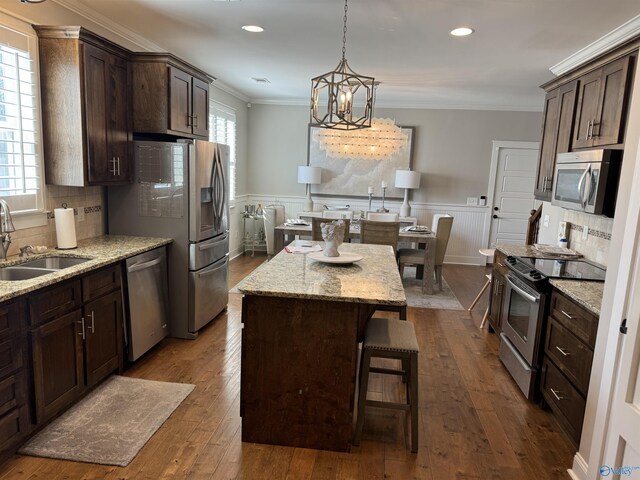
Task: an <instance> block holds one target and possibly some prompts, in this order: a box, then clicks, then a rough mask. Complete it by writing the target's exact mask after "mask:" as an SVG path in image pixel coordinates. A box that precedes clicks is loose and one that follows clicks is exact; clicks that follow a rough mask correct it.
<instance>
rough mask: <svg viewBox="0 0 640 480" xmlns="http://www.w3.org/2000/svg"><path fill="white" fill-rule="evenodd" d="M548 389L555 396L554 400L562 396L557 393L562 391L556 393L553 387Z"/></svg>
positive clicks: (560, 398)
mask: <svg viewBox="0 0 640 480" xmlns="http://www.w3.org/2000/svg"><path fill="white" fill-rule="evenodd" d="M549 390H551V393H553V396H554V397H556V400H562V399H563V398H564V397H561V396H559V395H558V393H562V392H558V393H556V391H555V390H554V389H553V388H549Z"/></svg>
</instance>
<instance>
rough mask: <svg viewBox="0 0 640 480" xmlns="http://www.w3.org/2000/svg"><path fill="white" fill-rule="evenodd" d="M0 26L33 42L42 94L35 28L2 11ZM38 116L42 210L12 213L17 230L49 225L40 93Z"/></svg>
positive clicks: (35, 74) (38, 89) (34, 60)
mask: <svg viewBox="0 0 640 480" xmlns="http://www.w3.org/2000/svg"><path fill="white" fill-rule="evenodd" d="M0 24H2V25H4V26H6V27H8V28H10V29H12V30H15V31H16V32H19V33H21V34H23V35H25V36H27V37H29V40H30V42H31V41H32V42H33V45H34V49H33V52H32V53H33V66H34V72H33V73H34V78H35V82H36V85H35V88H36V91H37V92H40V59H39V57H38V48H37V42H38V37H37V35H36V33H35V31H34V30H33V27H32V26H31V25H30V24H29V23H27V22H25V21H23V20H20V19H19V18H17V17H14V16H12V15H9V14H8V13H6V12H2V11H0ZM36 116H37V119H38V124H39V126H40V128H38V131H37V133H36V135H37V142H36V149H37V150H36V153H37V155H38V158H39V159H40V172H41V175H40V192H41V199H42V201H41V204H42V209H39V210H33V211H28V212H16V213H12V214H11V217H12V220H13V226H14V227H15V229H16V230H23V229H25V228H34V227H42V226H45V225H47V224H48V219H47V205H46V203H47V191H46V187H45V182H44V159H43V154H42V103H41V99H40V93H38V95H37V97H36Z"/></svg>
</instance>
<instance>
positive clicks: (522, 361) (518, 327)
mask: <svg viewBox="0 0 640 480" xmlns="http://www.w3.org/2000/svg"><path fill="white" fill-rule="evenodd" d="M506 266H507V267H508V268H509V272H508V273H507V274H506V276H505V277H506V289H505V293H504V300H503V304H502V333H501V334H500V337H501V342H500V360H501V361H502V363H503V364H504V366H505V367H506V368H507V370H508V371H509V373H510V374H511V376H512V377H513V379H514V380H515V381H516V383H517V384H518V386H519V387H520V390H522V392H523V393H524V395H525V396H526V397H527V398H529V399H531V400H535V399H537V394H538V372H539V370H540V365H541V362H542V344H543V342H542V335H543V332H544V322H545V319H546V315H547V312H548V297H549V293H550V286H549V278H566V279H574V280H578V279H579V280H592V281H604V276H605V269H604V268H601V267H600V266H598V265H594V264H592V263H590V262H587V261H584V260H566V259H549V258H544V259H543V258H529V257H507V259H506Z"/></svg>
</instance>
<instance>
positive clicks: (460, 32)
mask: <svg viewBox="0 0 640 480" xmlns="http://www.w3.org/2000/svg"><path fill="white" fill-rule="evenodd" d="M473 32H475V30H474V29H473V28H469V27H459V28H454V29H453V30H451V35H453V36H454V37H466V36H467V35H471V34H472V33H473Z"/></svg>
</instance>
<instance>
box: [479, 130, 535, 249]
mask: <svg viewBox="0 0 640 480" xmlns="http://www.w3.org/2000/svg"><path fill="white" fill-rule="evenodd" d="M537 164H538V144H537V143H532V142H494V151H493V156H492V171H495V180H494V183H493V198H491V197H490V198H489V201H490V203H489V205H490V206H491V212H490V215H491V228H490V234H489V246H490V247H491V248H493V247H495V245H496V244H497V243H519V244H524V240H525V237H526V233H527V220H528V219H529V216H530V215H531V210H533V209H534V208H536V207H535V205H536V200H535V199H534V198H533V189H534V187H535V178H536V167H537ZM489 190H490V193H491V188H490V189H489Z"/></svg>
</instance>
